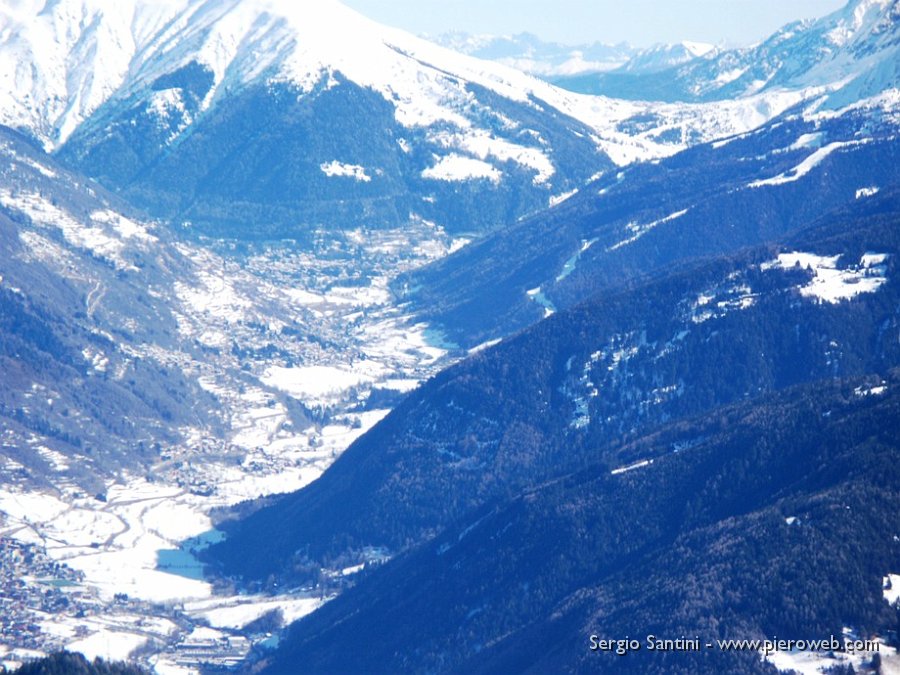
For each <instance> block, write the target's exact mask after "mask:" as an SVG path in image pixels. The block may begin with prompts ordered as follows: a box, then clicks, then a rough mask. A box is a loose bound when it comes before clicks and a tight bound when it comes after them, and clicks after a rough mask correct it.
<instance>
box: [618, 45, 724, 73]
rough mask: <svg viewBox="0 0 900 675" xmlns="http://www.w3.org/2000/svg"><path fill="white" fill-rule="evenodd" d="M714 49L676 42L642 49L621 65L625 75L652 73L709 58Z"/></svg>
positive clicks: (708, 46) (712, 47)
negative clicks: (701, 58)
mask: <svg viewBox="0 0 900 675" xmlns="http://www.w3.org/2000/svg"><path fill="white" fill-rule="evenodd" d="M715 49H716V48H715V47H714V46H713V45H710V44H706V43H703V42H677V43H675V44H663V45H656V46H654V47H649V48H647V49H642V50H641V51H639V52H638V53H636V54H634V55H633V56H632V57H631V58H630V59H628V61H627V62H626V63H625V64H623V65H622V67H621V70H622V71H623V72H626V73H653V72H657V71H660V70H667V69H669V68H674V67H675V66H680V65H681V64H683V63H687V62H689V61H693V60H694V59H697V58H700V57H707V58H709V56H711V55H712V54H713V53H714V52H715Z"/></svg>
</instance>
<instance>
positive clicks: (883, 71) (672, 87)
mask: <svg viewBox="0 0 900 675" xmlns="http://www.w3.org/2000/svg"><path fill="white" fill-rule="evenodd" d="M898 26H900V5H898V3H897V1H896V0H850V1H849V2H848V4H847V5H846V6H845V7H843V8H842V9H840V10H838V11H836V12H833V13H832V14H829V15H828V16H825V17H822V18H820V19H817V20H815V21H803V22H795V23H792V24H788V25H787V26H785V27H784V28H782V29H780V30H779V31H776V32H775V33H774V34H773V35H772V36H771V37H769V38H768V39H766V40H765V41H763V42H761V43H760V44H758V45H754V46H752V47H747V48H741V49H732V50H712V51H710V52H708V53H705V54H702V55H699V57H698V58H694V59H691V60H688V61H687V62H686V63H684V64H683V65H677V64H671V65H672V67H669V68H665V69H662V70H644V71H640V70H637V71H636V72H630V69H629V67H628V66H627V65H626V66H625V67H623V68H620V69H619V70H617V71H614V72H610V73H601V74H598V75H595V76H583V77H578V78H572V79H566V80H557V83H558V84H560V85H561V86H565V87H567V88H571V89H573V90H575V91H583V92H586V93H595V94H604V95H607V96H613V97H621V98H627V99H648V100H665V101H721V100H729V99H731V100H733V99H737V98H745V97H748V96H754V95H758V94H761V93H763V94H765V93H770V92H775V91H779V90H803V89H806V88H809V87H827V88H828V89H830V90H831V91H832V94H831V96H830V97H829V101H830V103H829V105H830V106H831V107H834V108H837V107H841V106H844V105H848V104H849V103H851V102H853V101H857V100H860V99H862V98H867V97H870V96H874V95H877V94H879V93H881V92H882V91H885V90H887V89H891V88H896V87H897V86H898V84H900V79H898V70H897V69H898V65H897V64H898V63H900V53H898V51H900V38H898V31H900V28H898Z"/></svg>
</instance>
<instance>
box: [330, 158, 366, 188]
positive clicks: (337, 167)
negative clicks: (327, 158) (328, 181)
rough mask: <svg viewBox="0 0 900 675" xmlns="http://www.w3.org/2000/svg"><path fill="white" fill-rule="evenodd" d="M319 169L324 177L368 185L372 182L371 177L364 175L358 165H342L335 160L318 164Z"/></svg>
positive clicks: (363, 170)
mask: <svg viewBox="0 0 900 675" xmlns="http://www.w3.org/2000/svg"><path fill="white" fill-rule="evenodd" d="M319 168H320V169H321V170H322V173H324V174H325V175H326V176H342V177H346V178H354V179H356V180H358V181H362V182H363V183H368V182H370V181H371V180H372V177H371V176H370V175H369V174H367V173H366V170H365V168H364V167H362V166H360V165H359V164H344V163H343V162H339V161H338V160H336V159H335V160H332V161H331V162H328V163H323V164H320V165H319Z"/></svg>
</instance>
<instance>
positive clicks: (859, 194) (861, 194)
mask: <svg viewBox="0 0 900 675" xmlns="http://www.w3.org/2000/svg"><path fill="white" fill-rule="evenodd" d="M877 194H878V187H877V186H875V185H872V186H870V187H863V188H859V190H857V191H856V198H857V199H863V198H865V197H873V196H875V195H877Z"/></svg>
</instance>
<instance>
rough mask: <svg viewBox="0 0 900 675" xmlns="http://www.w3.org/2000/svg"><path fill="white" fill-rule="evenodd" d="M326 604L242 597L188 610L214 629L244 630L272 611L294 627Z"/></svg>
mask: <svg viewBox="0 0 900 675" xmlns="http://www.w3.org/2000/svg"><path fill="white" fill-rule="evenodd" d="M324 603H325V600H323V599H321V598H294V597H291V596H282V597H277V598H272V597H269V596H243V597H241V598H237V599H236V598H215V599H213V600H207V601H200V602H194V603H188V604H186V605H185V610H186V611H187V612H189V613H190V614H191V615H193V616H199V617H202V618H204V619H206V620H207V621H208V622H209V625H210V626H212V627H213V628H243V627H244V626H246V625H247V624H248V623H251V622H253V621H255V620H256V619H258V618H259V617H261V616H263V615H264V614H266V613H267V612H271V611H272V610H281V612H282V615H283V616H284V620H285V623H291V622H292V621H296V620H298V619H301V618H303V617H304V616H306V615H307V614H310V613H312V612H314V611H315V610H316V609H318V608H319V607H321V606H322V605H323V604H324Z"/></svg>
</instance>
